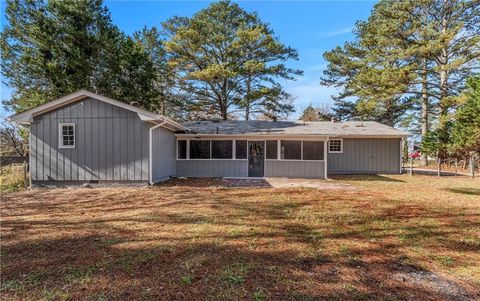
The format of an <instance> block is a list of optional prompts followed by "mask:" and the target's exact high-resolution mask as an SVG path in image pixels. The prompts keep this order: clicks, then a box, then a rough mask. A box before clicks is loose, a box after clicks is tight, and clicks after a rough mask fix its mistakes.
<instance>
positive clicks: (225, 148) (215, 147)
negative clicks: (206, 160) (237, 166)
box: [212, 140, 233, 159]
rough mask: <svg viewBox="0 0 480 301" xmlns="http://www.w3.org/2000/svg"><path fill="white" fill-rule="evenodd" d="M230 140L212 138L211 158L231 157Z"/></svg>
mask: <svg viewBox="0 0 480 301" xmlns="http://www.w3.org/2000/svg"><path fill="white" fill-rule="evenodd" d="M232 143H233V141H232V140H212V158H215V159H232Z"/></svg>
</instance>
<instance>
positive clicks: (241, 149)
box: [235, 140, 247, 159]
mask: <svg viewBox="0 0 480 301" xmlns="http://www.w3.org/2000/svg"><path fill="white" fill-rule="evenodd" d="M235 158H236V159H247V140H236V141H235Z"/></svg>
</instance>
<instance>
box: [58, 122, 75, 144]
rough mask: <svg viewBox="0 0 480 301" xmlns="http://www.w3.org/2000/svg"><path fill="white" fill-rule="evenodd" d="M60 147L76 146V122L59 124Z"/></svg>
mask: <svg viewBox="0 0 480 301" xmlns="http://www.w3.org/2000/svg"><path fill="white" fill-rule="evenodd" d="M58 147H59V148H75V123H59V124H58Z"/></svg>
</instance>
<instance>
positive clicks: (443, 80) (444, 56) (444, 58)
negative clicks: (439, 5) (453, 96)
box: [439, 0, 448, 117]
mask: <svg viewBox="0 0 480 301" xmlns="http://www.w3.org/2000/svg"><path fill="white" fill-rule="evenodd" d="M447 5H448V0H444V1H443V14H442V25H441V31H442V34H443V35H445V34H446V33H447V26H448V24H447V18H448V16H447ZM447 47H448V46H447V45H445V46H444V47H443V48H442V49H441V50H440V55H439V65H440V66H439V67H440V72H439V73H440V102H439V105H440V117H443V116H445V115H447V113H448V105H447V104H446V97H447V93H448V91H447V89H448V88H447V84H448V70H447V64H448V49H447Z"/></svg>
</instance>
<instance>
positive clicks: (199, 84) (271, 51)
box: [164, 1, 301, 120]
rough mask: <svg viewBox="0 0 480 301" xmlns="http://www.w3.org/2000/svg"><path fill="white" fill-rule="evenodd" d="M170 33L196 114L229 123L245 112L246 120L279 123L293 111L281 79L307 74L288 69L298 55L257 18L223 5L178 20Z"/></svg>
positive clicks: (175, 64) (174, 62)
mask: <svg viewBox="0 0 480 301" xmlns="http://www.w3.org/2000/svg"><path fill="white" fill-rule="evenodd" d="M164 28H165V30H166V32H167V34H168V37H169V40H168V41H167V43H166V49H167V51H168V52H169V55H170V60H169V63H170V65H171V66H172V68H174V70H175V72H176V73H177V74H178V76H179V82H178V83H179V87H180V89H181V91H183V93H184V94H185V95H187V96H190V97H191V99H190V101H191V105H190V110H191V111H199V110H200V111H203V112H204V114H203V115H204V116H205V115H206V116H212V117H220V118H222V119H225V120H226V119H229V118H231V117H232V116H233V114H236V113H239V112H242V111H243V112H244V116H245V118H246V119H249V118H250V116H251V115H254V114H258V113H261V114H264V115H265V114H267V115H270V116H272V118H276V117H275V116H277V115H279V114H282V113H285V110H287V111H291V110H292V109H293V107H292V106H290V105H289V102H290V96H289V95H288V94H287V93H286V92H285V91H283V89H282V88H281V86H280V85H279V84H278V83H277V82H276V78H284V79H293V76H294V75H297V74H301V72H300V71H298V70H293V69H290V68H287V67H286V66H285V65H284V64H283V63H282V62H284V61H286V60H288V59H297V58H298V55H297V52H296V51H295V50H294V49H292V48H290V47H286V46H284V45H283V44H282V43H280V42H279V41H278V39H277V38H276V37H275V36H274V33H273V31H272V30H271V29H270V28H269V27H268V25H267V24H265V23H263V22H262V21H261V20H260V19H259V17H258V16H257V15H256V14H255V13H249V12H246V11H245V10H243V9H242V8H241V7H240V6H239V5H237V4H235V3H232V2H230V1H220V2H216V3H213V4H211V5H209V6H208V7H207V8H206V9H204V10H201V11H200V12H198V13H196V14H195V15H194V16H193V17H191V18H181V17H175V18H172V19H170V20H168V21H167V22H165V23H164Z"/></svg>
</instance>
